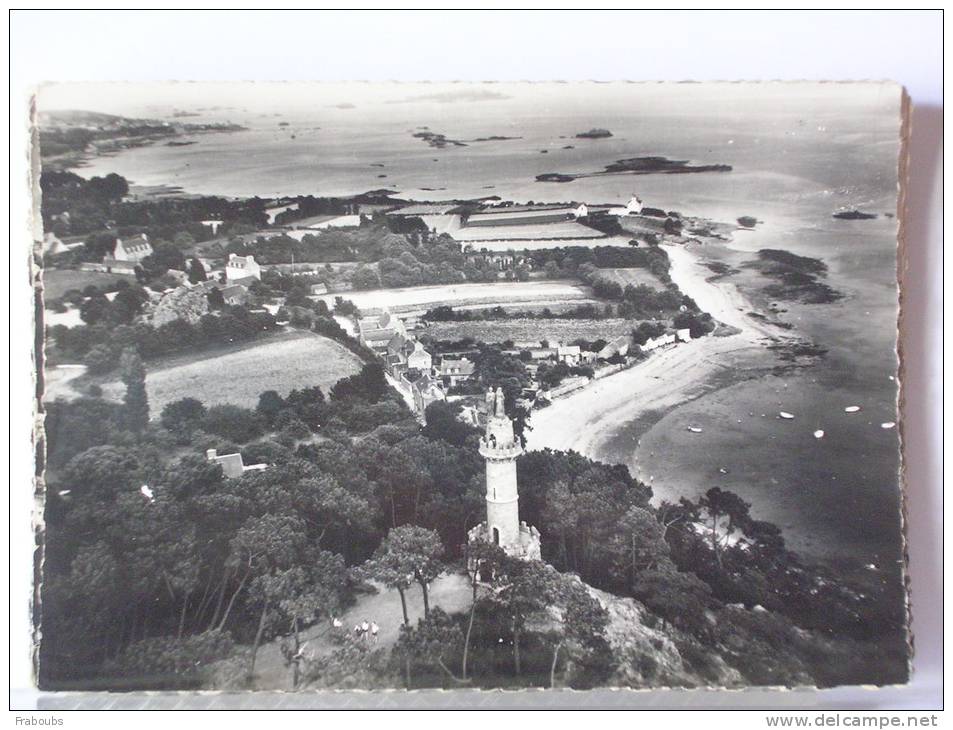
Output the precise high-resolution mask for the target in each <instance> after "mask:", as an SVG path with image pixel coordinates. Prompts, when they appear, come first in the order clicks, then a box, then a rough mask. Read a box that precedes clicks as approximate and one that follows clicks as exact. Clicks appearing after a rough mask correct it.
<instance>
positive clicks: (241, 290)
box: [222, 284, 248, 299]
mask: <svg viewBox="0 0 953 730" xmlns="http://www.w3.org/2000/svg"><path fill="white" fill-rule="evenodd" d="M245 294H248V287H246V286H242V285H241V284H232V285H231V286H226V287H224V288H223V289H222V296H223V297H225V298H226V299H227V298H228V297H233V296H237V295H245Z"/></svg>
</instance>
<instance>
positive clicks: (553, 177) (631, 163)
mask: <svg viewBox="0 0 953 730" xmlns="http://www.w3.org/2000/svg"><path fill="white" fill-rule="evenodd" d="M730 171H731V165H691V164H689V162H688V160H670V159H668V158H667V157H658V156H654V157H627V158H625V159H622V160H616V161H615V162H613V163H610V164H608V165H606V166H605V168H604V169H603V170H600V171H598V172H579V173H561V172H546V173H543V174H542V175H537V176H536V181H537V182H572V181H573V180H578V179H579V178H583V177H597V176H599V175H620V174H627V175H651V174H653V173H664V174H678V173H689V172H730Z"/></svg>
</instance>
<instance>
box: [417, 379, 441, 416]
mask: <svg viewBox="0 0 953 730" xmlns="http://www.w3.org/2000/svg"><path fill="white" fill-rule="evenodd" d="M410 389H411V394H412V395H413V398H414V410H415V411H417V413H418V414H421V415H423V413H424V411H425V410H427V406H429V405H430V404H431V403H435V402H436V401H438V400H446V399H447V394H446V393H444V391H443V388H441V387H440V381H438V380H437V379H436V378H434V377H433V376H432V375H429V374H428V375H422V376H420V377H419V378H417V380H415V381H414V382H413V383H411V386H410Z"/></svg>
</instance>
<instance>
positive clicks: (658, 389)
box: [527, 246, 777, 460]
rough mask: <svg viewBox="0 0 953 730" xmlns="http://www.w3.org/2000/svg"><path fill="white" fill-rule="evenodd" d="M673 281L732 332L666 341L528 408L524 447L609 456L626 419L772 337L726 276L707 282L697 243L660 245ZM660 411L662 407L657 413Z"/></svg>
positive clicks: (670, 403)
mask: <svg viewBox="0 0 953 730" xmlns="http://www.w3.org/2000/svg"><path fill="white" fill-rule="evenodd" d="M666 251H667V252H668V255H669V259H670V260H671V263H672V267H671V276H672V280H673V281H674V282H675V283H676V284H678V286H679V288H680V289H681V290H682V292H684V293H685V294H687V295H689V296H690V297H692V298H693V299H694V300H695V301H696V302H697V303H698V306H699V307H701V309H702V310H703V311H706V312H709V313H710V314H711V315H712V316H713V317H714V318H715V319H717V320H718V321H720V322H722V323H724V324H726V325H730V326H732V327H734V328H736V329H737V330H739V332H738V333H737V334H732V335H726V336H720V337H715V336H708V337H703V338H700V339H697V340H692V341H691V342H687V343H682V344H679V345H676V346H671V347H669V348H667V349H664V350H661V351H658V352H656V353H654V354H652V355H651V356H650V357H649V358H648V359H647V360H645V361H644V362H641V363H639V364H638V365H636V366H634V367H632V368H629V369H628V370H623V371H622V372H620V373H618V374H616V375H610V376H609V377H607V378H605V379H603V380H600V381H597V382H594V383H593V384H591V385H590V386H588V387H586V388H584V389H582V390H580V391H577V392H576V393H573V394H571V395H569V396H567V397H565V398H561V399H559V400H557V401H555V402H554V403H553V404H552V405H550V406H548V407H547V408H544V409H542V410H539V411H535V412H534V413H533V415H532V418H531V420H530V425H531V426H532V431H530V432H529V435H528V440H527V448H528V449H530V450H541V449H545V448H551V449H559V450H570V449H572V450H574V451H578V452H580V453H582V454H584V455H586V456H589V457H591V458H595V459H600V460H611V458H609V457H607V456H606V454H605V453H604V447H605V445H606V444H607V443H608V442H609V441H610V440H612V439H613V438H614V437H615V436H617V435H618V433H619V432H620V431H621V430H622V429H624V428H625V427H626V426H627V425H628V424H629V423H631V422H632V421H635V420H636V419H638V418H641V417H644V416H646V415H648V414H651V413H654V412H664V411H666V410H668V409H671V408H673V407H674V406H676V405H678V404H680V403H685V402H687V401H689V400H692V399H694V398H697V397H698V396H700V395H702V394H704V393H705V392H708V391H709V390H710V387H709V383H710V381H711V380H712V379H713V378H714V377H716V376H717V375H719V374H728V373H726V371H731V370H733V369H734V368H735V367H736V366H737V365H738V364H739V362H742V361H746V360H750V359H751V358H756V357H758V355H759V354H760V353H761V352H762V351H763V348H762V342H763V340H764V339H765V338H768V337H772V338H774V337H777V333H776V331H774V330H772V329H771V327H770V325H766V324H762V323H759V322H756V321H755V320H753V319H752V318H750V317H748V316H746V314H745V313H746V312H748V311H751V307H750V305H748V304H747V302H746V300H745V299H744V298H743V297H742V295H741V294H740V293H739V292H738V290H737V288H736V287H735V286H734V284H731V283H729V282H711V281H708V280H707V279H708V277H710V276H711V272H710V271H709V270H708V269H706V268H704V267H703V266H702V265H700V263H699V259H700V257H699V255H698V253H697V251H698V246H693V247H692V248H689V247H688V246H666ZM659 415H662V413H659Z"/></svg>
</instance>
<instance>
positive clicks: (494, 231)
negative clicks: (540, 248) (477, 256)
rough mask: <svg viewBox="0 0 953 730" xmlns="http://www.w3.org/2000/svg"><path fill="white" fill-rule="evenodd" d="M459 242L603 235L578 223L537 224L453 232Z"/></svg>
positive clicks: (482, 227) (473, 228)
mask: <svg viewBox="0 0 953 730" xmlns="http://www.w3.org/2000/svg"><path fill="white" fill-rule="evenodd" d="M450 235H452V236H453V237H454V238H455V239H456V240H458V241H467V242H469V241H473V242H476V241H495V240H498V239H509V240H519V239H530V240H533V241H538V240H544V241H545V240H552V239H557V238H601V237H602V236H603V235H605V234H603V233H601V232H600V231H597V230H596V229H594V228H589V226H584V225H582V224H581V223H576V221H559V222H558V223H536V224H526V225H521V226H473V227H472V228H471V227H466V228H459V229H457V230H454V231H452V232H451V234H450Z"/></svg>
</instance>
